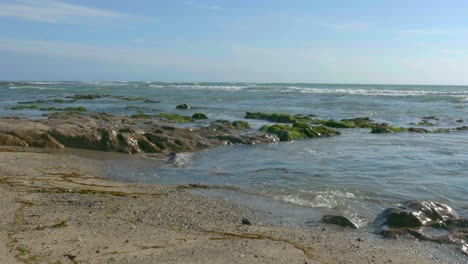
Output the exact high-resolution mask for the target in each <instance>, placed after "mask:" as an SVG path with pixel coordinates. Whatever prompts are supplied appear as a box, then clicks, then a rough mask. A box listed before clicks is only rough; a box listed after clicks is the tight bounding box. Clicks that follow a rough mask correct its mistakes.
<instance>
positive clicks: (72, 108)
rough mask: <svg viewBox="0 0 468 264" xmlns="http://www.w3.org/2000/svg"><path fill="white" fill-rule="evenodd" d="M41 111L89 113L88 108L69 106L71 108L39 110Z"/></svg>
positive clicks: (45, 108)
mask: <svg viewBox="0 0 468 264" xmlns="http://www.w3.org/2000/svg"><path fill="white" fill-rule="evenodd" d="M39 110H41V111H65V112H86V111H88V109H86V107H84V106H76V107H72V106H69V107H65V108H61V107H42V108H39Z"/></svg>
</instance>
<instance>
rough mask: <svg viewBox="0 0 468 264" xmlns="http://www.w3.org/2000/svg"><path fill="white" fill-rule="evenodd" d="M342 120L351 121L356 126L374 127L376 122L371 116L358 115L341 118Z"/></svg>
mask: <svg viewBox="0 0 468 264" xmlns="http://www.w3.org/2000/svg"><path fill="white" fill-rule="evenodd" d="M340 121H341V122H351V123H353V124H354V126H355V127H359V128H372V127H374V126H375V125H376V124H375V123H374V120H372V119H370V118H369V117H356V118H350V119H341V120H340Z"/></svg>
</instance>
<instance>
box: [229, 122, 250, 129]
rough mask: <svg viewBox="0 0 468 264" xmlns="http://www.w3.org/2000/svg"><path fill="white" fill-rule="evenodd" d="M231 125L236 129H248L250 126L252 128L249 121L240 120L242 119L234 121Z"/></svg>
mask: <svg viewBox="0 0 468 264" xmlns="http://www.w3.org/2000/svg"><path fill="white" fill-rule="evenodd" d="M231 125H232V127H233V128H235V129H248V128H250V124H249V123H248V122H245V121H240V120H236V121H234V122H232V124H231Z"/></svg>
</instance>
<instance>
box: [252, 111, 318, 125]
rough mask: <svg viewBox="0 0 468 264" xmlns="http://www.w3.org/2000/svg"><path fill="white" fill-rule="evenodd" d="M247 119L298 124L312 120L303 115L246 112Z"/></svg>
mask: <svg viewBox="0 0 468 264" xmlns="http://www.w3.org/2000/svg"><path fill="white" fill-rule="evenodd" d="M245 118H248V119H261V120H267V121H270V122H277V123H297V122H308V121H310V120H311V118H310V117H307V116H302V115H289V114H281V113H272V114H268V113H261V112H257V113H252V112H246V113H245Z"/></svg>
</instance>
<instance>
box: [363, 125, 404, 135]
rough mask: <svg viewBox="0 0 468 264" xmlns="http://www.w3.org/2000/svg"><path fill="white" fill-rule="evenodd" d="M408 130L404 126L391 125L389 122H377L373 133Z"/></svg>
mask: <svg viewBox="0 0 468 264" xmlns="http://www.w3.org/2000/svg"><path fill="white" fill-rule="evenodd" d="M404 131H406V129H405V128H403V127H395V126H390V125H389V124H387V123H382V124H376V125H374V126H373V127H372V130H371V133H373V134H381V133H395V132H404Z"/></svg>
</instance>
